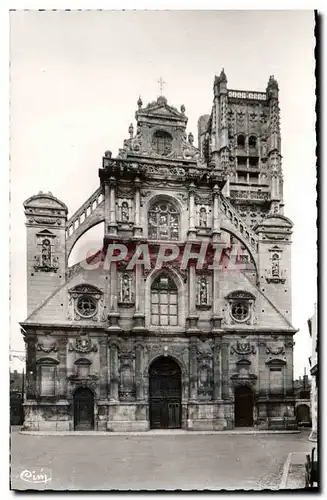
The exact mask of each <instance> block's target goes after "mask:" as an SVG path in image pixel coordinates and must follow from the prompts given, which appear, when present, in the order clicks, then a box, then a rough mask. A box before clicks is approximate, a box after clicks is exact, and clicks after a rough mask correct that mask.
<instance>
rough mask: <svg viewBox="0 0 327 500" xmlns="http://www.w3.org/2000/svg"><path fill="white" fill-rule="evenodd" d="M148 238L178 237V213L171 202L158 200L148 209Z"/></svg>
mask: <svg viewBox="0 0 327 500" xmlns="http://www.w3.org/2000/svg"><path fill="white" fill-rule="evenodd" d="M148 238H149V239H151V240H178V239H179V214H178V211H177V210H176V208H175V207H174V206H173V205H172V204H171V203H169V202H159V203H156V204H155V205H153V206H152V208H151V209H150V210H149V214H148Z"/></svg>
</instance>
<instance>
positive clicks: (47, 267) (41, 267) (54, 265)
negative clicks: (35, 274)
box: [34, 229, 59, 273]
mask: <svg viewBox="0 0 327 500" xmlns="http://www.w3.org/2000/svg"><path fill="white" fill-rule="evenodd" d="M55 239H56V236H55V235H54V234H53V233H51V232H50V231H48V230H47V229H45V230H44V231H41V232H39V233H37V235H36V248H37V254H36V255H35V256H34V269H35V271H40V272H55V273H56V272H57V270H58V268H59V259H58V257H57V256H56V255H55V254H54V245H55Z"/></svg>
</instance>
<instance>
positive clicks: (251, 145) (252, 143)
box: [249, 135, 257, 149]
mask: <svg viewBox="0 0 327 500" xmlns="http://www.w3.org/2000/svg"><path fill="white" fill-rule="evenodd" d="M256 147H257V138H256V137H255V135H250V137H249V148H252V149H255V148H256Z"/></svg>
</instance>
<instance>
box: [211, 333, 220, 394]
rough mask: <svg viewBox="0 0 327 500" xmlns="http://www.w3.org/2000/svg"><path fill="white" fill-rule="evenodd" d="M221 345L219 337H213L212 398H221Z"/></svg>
mask: <svg viewBox="0 0 327 500" xmlns="http://www.w3.org/2000/svg"><path fill="white" fill-rule="evenodd" d="M220 356H221V347H220V338H219V337H215V339H214V351H213V399H214V400H220V399H221V362H220Z"/></svg>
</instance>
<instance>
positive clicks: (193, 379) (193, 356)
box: [189, 338, 198, 401]
mask: <svg viewBox="0 0 327 500" xmlns="http://www.w3.org/2000/svg"><path fill="white" fill-rule="evenodd" d="M189 363H190V368H189V369H190V396H189V397H190V399H191V400H194V401H196V399H197V397H198V361H197V348H196V339H194V338H193V339H191V340H190V346H189Z"/></svg>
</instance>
